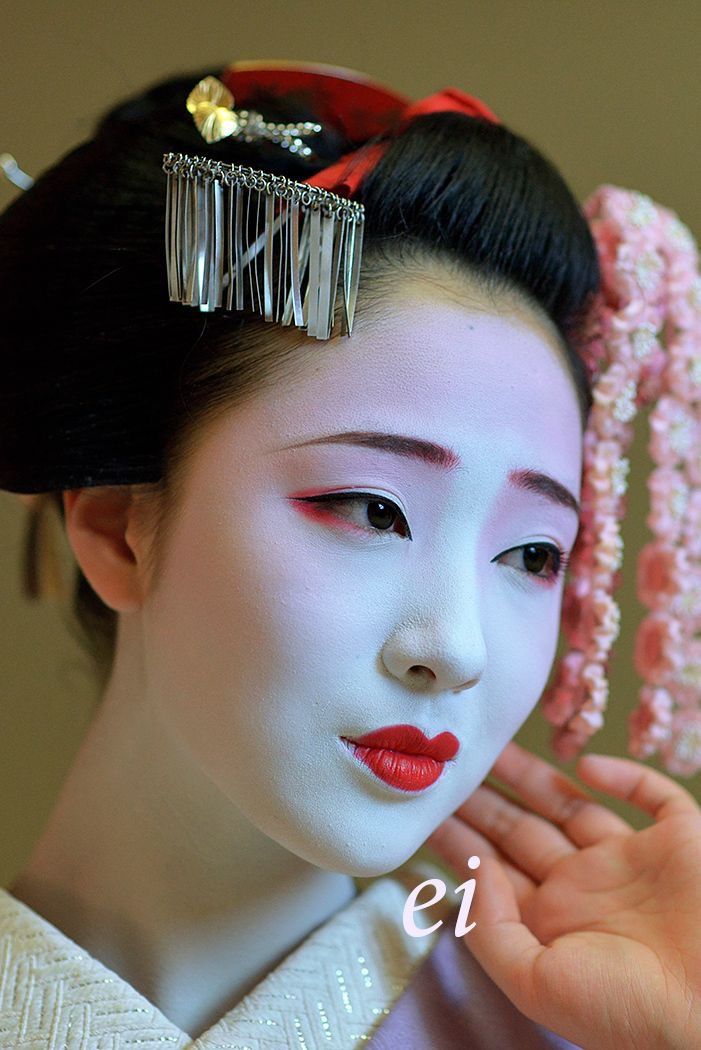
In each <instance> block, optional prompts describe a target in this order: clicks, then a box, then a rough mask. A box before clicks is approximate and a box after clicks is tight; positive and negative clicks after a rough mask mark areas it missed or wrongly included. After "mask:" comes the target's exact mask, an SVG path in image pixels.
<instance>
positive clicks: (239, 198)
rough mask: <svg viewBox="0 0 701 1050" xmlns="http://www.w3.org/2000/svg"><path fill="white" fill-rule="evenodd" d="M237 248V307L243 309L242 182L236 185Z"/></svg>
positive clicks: (235, 242) (235, 241)
mask: <svg viewBox="0 0 701 1050" xmlns="http://www.w3.org/2000/svg"><path fill="white" fill-rule="evenodd" d="M234 247H235V250H236V309H237V310H243V292H244V288H243V262H242V256H243V188H242V187H241V185H240V183H237V185H236V236H235V238H234Z"/></svg>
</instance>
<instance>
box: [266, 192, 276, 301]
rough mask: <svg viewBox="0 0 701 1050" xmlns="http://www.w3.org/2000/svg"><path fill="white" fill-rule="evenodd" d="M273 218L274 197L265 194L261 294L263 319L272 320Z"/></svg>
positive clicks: (270, 194)
mask: <svg viewBox="0 0 701 1050" xmlns="http://www.w3.org/2000/svg"><path fill="white" fill-rule="evenodd" d="M274 219H275V198H274V197H273V195H272V193H269V194H267V193H266V195H265V248H264V260H263V295H264V296H265V303H264V308H265V320H266V321H272V320H273V221H274Z"/></svg>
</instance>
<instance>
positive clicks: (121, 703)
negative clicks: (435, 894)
mask: <svg viewBox="0 0 701 1050" xmlns="http://www.w3.org/2000/svg"><path fill="white" fill-rule="evenodd" d="M120 641H121V643H123V642H124V641H125V639H121V640H120ZM132 641H134V642H136V639H132ZM137 651H138V642H136V644H135V645H131V646H128V647H127V646H126V645H124V644H118V649H117V653H118V655H117V658H116V661H115V668H114V671H113V674H112V677H111V679H110V682H109V684H108V686H107V689H106V691H105V694H104V697H103V699H102V701H101V702H100V705H99V708H98V710H97V712H96V715H95V717H94V720H93V722H92V724H91V726H90V728H89V730H88V733H87V735H86V737H85V739H84V741H83V743H82V745H81V747H80V749H79V751H78V754H77V757H76V759H75V762H74V764H73V766H72V767H71V769H70V772H69V774H68V776H67V778H66V780H65V782H64V784H63V786H62V788H61V791H60V793H59V797H58V799H57V802H56V805H55V807H54V810H53V812H52V813H51V816H50V818H49V820H48V822H47V825H46V827H45V828H44V830H43V832H42V835H41V837H40V839H39V841H38V843H37V844H36V846H35V848H34V850H33V852H32V854H31V856H30V858H29V861H28V863H27V864H26V866H25V868H24V869H23V871H22V872H21V873H20V874H19V876H18V877H17V879H16V880H15V882H14V883H13V885H12V886H11V887H10V892H11V893H13V894H14V895H15V896H16V897H18V898H19V899H20V900H22V901H24V902H25V903H26V904H28V905H29V906H30V907H31V908H33V909H34V910H35V911H37V912H38V913H39V914H40V915H42V916H43V917H44V918H46V919H48V921H49V922H51V923H53V925H55V926H56V927H58V929H60V930H61V931H62V932H63V933H64V934H66V935H67V936H68V937H70V938H71V939H72V940H74V941H75V942H76V943H77V944H79V945H80V946H81V947H82V948H84V949H85V950H86V951H88V952H89V953H90V954H91V955H93V956H94V957H95V958H97V959H99V960H100V961H101V962H102V963H104V964H105V965H106V966H108V967H109V968H110V969H112V970H114V971H115V972H116V973H117V974H119V975H120V976H121V977H122V978H124V979H125V980H126V981H128V982H129V983H130V984H131V985H132V986H133V987H134V988H135V989H136V990H137V991H139V992H141V994H142V995H144V996H146V998H147V999H149V1000H150V1001H151V1002H152V1003H154V1004H155V1005H156V1006H157V1007H158V1008H159V1009H160V1010H161V1012H162V1013H163V1014H164V1015H165V1016H166V1017H167V1018H168V1019H169V1020H171V1021H172V1022H173V1023H175V1024H176V1025H178V1027H180V1028H181V1029H182V1030H183V1031H185V1032H186V1033H188V1034H189V1035H190V1036H191V1037H193V1038H196V1037H197V1036H198V1035H200V1034H201V1033H202V1032H203V1031H205V1030H206V1029H207V1028H209V1027H210V1026H211V1025H212V1024H214V1023H215V1022H216V1021H217V1020H218V1019H219V1018H220V1017H221V1016H223V1014H225V1013H226V1012H227V1011H228V1010H229V1009H231V1008H232V1007H233V1006H234V1005H235V1004H236V1003H237V1002H239V1001H240V1000H241V999H242V998H243V996H244V995H245V994H246V993H247V992H248V991H250V989H251V988H252V987H253V986H254V985H255V984H256V983H257V982H258V981H259V980H260V979H261V978H262V977H263V976H265V974H267V973H268V972H269V971H270V970H271V969H272V968H273V967H274V966H275V965H276V964H277V963H278V962H280V960H281V959H282V958H283V957H284V956H285V955H287V954H288V953H289V952H290V951H291V950H292V949H293V948H295V947H296V946H297V945H298V944H299V943H300V942H301V941H302V940H304V938H305V937H306V936H307V935H308V934H309V933H310V932H311V931H312V930H313V929H314V928H316V927H317V926H319V925H320V924H321V923H323V922H324V921H325V920H326V919H327V918H329V917H330V916H331V915H333V914H334V913H335V912H336V911H338V909H339V908H341V907H343V906H344V905H345V904H347V903H348V902H349V901H350V900H351V898H352V897H353V896H354V895H355V892H356V891H355V884H354V882H353V880H352V878H351V877H350V876H347V875H342V874H337V873H334V872H327V871H324V870H322V869H321V868H318V867H316V866H315V865H313V864H309V863H308V862H306V861H304V860H302V859H300V858H299V857H297V856H296V855H294V854H293V853H290V852H289V851H288V850H286V849H285V848H284V847H282V846H280V845H278V843H276V842H275V841H273V840H272V839H271V838H269V837H268V836H267V835H264V834H263V833H262V832H260V831H259V830H258V829H257V828H256V827H254V826H253V825H252V824H251V823H250V822H249V821H248V820H247V819H246V818H245V817H244V816H243V814H242V813H240V811H239V810H238V809H237V807H236V806H235V805H234V804H233V803H232V802H231V801H230V800H229V799H227V798H226V797H224V796H223V795H222V793H221V792H220V791H219V789H218V788H217V787H216V786H215V785H214V784H213V783H212V782H211V781H210V780H209V779H208V778H206V777H205V776H204V775H203V774H202V772H201V770H199V769H198V768H196V767H195V766H193V764H192V761H191V760H190V758H189V756H188V755H187V753H186V751H185V750H184V748H183V747H182V745H181V743H180V742H179V741H177V740H175V739H174V738H173V736H172V734H171V733H170V731H169V729H168V726H167V725H164V724H163V722H162V721H160V720H159V715H158V711H156V710H154V707H153V705H150V704H147V703H145V702H143V700H142V699H141V698H142V696H143V695H144V694H143V692H142V686H141V682H142V677H141V675H140V673H139V671H140V668H139V666H138V660H133V659H132V660H131V661H130V660H129V659H127V658H126V656H125V653H126V652H132V653H133V652H137ZM232 761H236V757H235V756H232Z"/></svg>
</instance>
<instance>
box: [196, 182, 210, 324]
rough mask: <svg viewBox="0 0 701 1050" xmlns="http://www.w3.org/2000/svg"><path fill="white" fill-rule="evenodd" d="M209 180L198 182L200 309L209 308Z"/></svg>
mask: <svg viewBox="0 0 701 1050" xmlns="http://www.w3.org/2000/svg"><path fill="white" fill-rule="evenodd" d="M210 193H211V180H209V181H208V182H205V183H204V184H198V201H197V204H198V216H199V229H200V244H199V252H198V270H199V279H200V281H199V283H200V287H199V302H200V309H201V310H211V309H212V308H211V306H210V304H209V298H210V294H209V288H210V285H209V271H210V268H211V265H212V240H213V237H212V202H211V199H210Z"/></svg>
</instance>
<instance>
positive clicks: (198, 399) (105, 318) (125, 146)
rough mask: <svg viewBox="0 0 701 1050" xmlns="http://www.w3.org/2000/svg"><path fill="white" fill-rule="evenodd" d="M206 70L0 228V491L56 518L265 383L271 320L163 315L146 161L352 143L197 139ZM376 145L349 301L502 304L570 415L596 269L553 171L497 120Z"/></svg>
mask: <svg viewBox="0 0 701 1050" xmlns="http://www.w3.org/2000/svg"><path fill="white" fill-rule="evenodd" d="M210 74H213V71H212V70H211V69H208V70H206V71H205V72H195V73H192V74H190V75H182V76H178V77H174V78H169V79H167V80H164V81H161V82H159V83H157V84H155V85H154V86H152V87H151V88H150V89H148V90H146V91H145V92H143V93H141V94H139V95H137V96H136V97H133V98H130V99H127V100H125V101H123V102H121V103H120V104H119V105H117V106H115V107H113V108H111V109H110V110H109V111H108V112H107V113H106V114H104V115H103V116H102V118H101V119H100V120H99V121H98V123H97V127H96V130H95V133H94V135H93V136H92V138H91V139H90V140H89V141H87V142H85V143H83V144H82V145H80V146H78V147H77V148H76V149H74V150H72V151H71V152H69V153H68V154H67V155H66V156H65V157H63V158H62V159H60V160H59V161H58V162H57V163H56V164H55V165H53V166H52V167H51V168H50V169H49V170H48V171H46V172H45V173H44V174H42V175H41V176H40V177H39V178H38V179H37V180H36V182H35V184H34V185H33V186H32V187H31V189H30V190H28V191H27V192H25V193H22V194H21V195H19V196H18V197H17V198H16V199H15V200H14V201H13V202H12V203H11V205H10V206H9V207H8V208H7V209H6V210H5V211H4V213H3V214H2V215H0V316H1V318H2V331H3V338H2V351H1V352H2V354H3V358H4V360H3V373H4V377H5V378H4V382H3V384H2V389H1V390H0V488H4V489H7V490H9V491H14V492H25V493H30V492H46V491H50V492H53V493H54V495H55V497H56V505H57V507H58V508H59V509H60V510H61V512H62V504H61V497H60V493H61V491H62V490H64V489H68V488H77V487H86V486H95V485H104V484H126V483H131V484H135V485H138V484H139V483H154V484H156V485H158V484H160V483H161V482H162V481H163V479H164V477H165V476H166V475H167V474H168V472H169V469H170V466H171V465H172V464H173V463H174V461H175V460H176V459H177V456H178V455H179V454H180V453H181V452H182V449H183V447H184V446H185V439H186V436H187V435H189V434H190V433H191V432H192V431H193V430H196V428H197V424H198V421H199V420H201V419H202V418H203V417H206V416H207V415H208V414H209V413H211V412H212V411H213V410H214V409H216V408H221V407H222V406H226V405H227V404H230V403H232V402H233V401H235V400H236V399H238V398H240V397H243V396H245V394H246V392H247V391H248V390H250V389H252V388H254V387H255V386H256V384H258V383H260V382H262V381H265V379H266V378H269V377H270V375H271V374H273V373H274V369H275V367H277V366H276V364H275V363H274V360H273V356H272V355H271V354H270V353H266V346H268V345H269V344H270V343H271V341H272V339H273V336H272V335H271V328H272V327H273V326H271V325H269V324H267V325H266V324H265V322H263V321H262V319H260V318H258V317H256V316H254V315H251V314H248V313H244V314H239V313H233V314H227V313H225V312H222V311H217V312H216V313H214V314H202V313H200V312H199V311H197V310H194V309H192V308H190V307H185V306H182V305H181V304H178V303H171V302H169V300H168V295H167V284H166V275H165V253H164V248H163V222H164V214H165V175H164V173H163V171H162V157H163V154H164V153H167V152H176V153H177V152H183V153H189V154H197V155H198V156H207V157H212V158H213V159H217V160H223V161H226V162H233V163H238V164H246V165H250V166H251V167H259V168H264V169H265V170H267V171H270V172H274V173H276V174H281V175H287V176H289V177H291V178H295V179H305V178H308V177H309V176H310V175H311V174H312V173H313V172H315V171H317V170H319V169H320V168H323V167H325V166H327V165H328V164H330V163H332V162H333V161H334V160H336V159H337V158H338V157H340V156H341V155H342V154H343V153H346V152H348V151H349V150H351V149H354V148H357V147H358V146H361V145H363V143H361V142H356V141H353V140H351V139H350V138H349V137H348V135H347V133H346V131H345V122H344V119H343V113H341V112H339V113H338V118H337V119H331V118H330V116H329V115H328V114H327V115H326V119H325V120H324V121H323V122H322V123H323V132H322V134H321V135H319V136H315V138H314V150H315V152H316V158H317V159H315V160H314V161H313V162H310V161H309V160H307V159H304V158H302V157H299V156H297V155H294V154H291V153H289V152H288V151H286V150H284V149H282V148H281V147H280V146H277V145H275V144H273V143H270V142H255V143H244V142H241V141H239V140H236V139H233V138H228V139H224V140H222V141H221V142H219V143H215V144H212V145H208V144H207V143H206V142H205V141H204V139H203V138H202V137H201V135H200V133H199V132H198V130H197V128H196V127H195V125H194V122H193V119H192V117H191V115H190V114H189V113H188V112H187V110H186V108H185V104H184V103H185V99H186V97H187V95H188V94H189V92H190V91H191V89H192V88H193V87H194V85H195V84H196V83H197V82H198V81H199V80H200V79H202V78H203V77H204V76H206V75H210ZM213 75H217V74H216V73H214V74H213ZM245 102H246V106H247V108H256V109H259V110H260V111H261V112H263V113H264V114H265V115H266V118H267V119H272V120H276V121H285V122H293V121H294V122H297V121H302V120H314V119H316V114H315V111H314V99H313V97H310V96H309V95H308V94H304V95H303V94H295V95H288V96H285V97H275V96H272V95H270V94H269V93H268V92H263V91H258V92H257V93H256V92H254V93H252V94H251V96H250V97H249V98H247V99H246V100H245ZM238 104H240V103H238ZM383 140H386V142H387V146H386V149H385V152H384V154H383V156H382V157H381V159H380V160H379V162H378V163H377V165H376V166H375V167H374V169H373V170H372V171H371V172H370V174H369V175H368V176H367V177H366V178H365V180H364V182H363V183H362V184H361V186H360V189H359V191H358V193H357V194H356V199H357V200H359V201H361V202H362V203H363V204H364V206H365V216H366V217H365V236H364V250H363V272H362V275H361V291H360V292H359V304H360V303H361V301H362V288H363V283H364V282H365V284H366V285H369V286H372V284H373V282H375V284H377V282H381V281H382V279H383V276H382V275H383V273H385V274H386V273H392V272H394V273H396V272H398V271H401V268H402V267H403V265H404V264H405V263H406V262H407V261H411V260H416V261H418V262H419V263H420V262H421V261H422V260H432V259H435V260H437V261H439V262H443V263H444V264H446V265H447V266H449V267H451V268H453V269H454V270H456V272H459V273H464V274H465V275H466V276H469V277H471V278H472V279H474V280H475V281H477V282H478V283H479V284H481V285H482V286H483V287H485V288H486V289H491V290H495V291H500V290H503V291H507V292H516V293H518V294H519V296H521V297H522V298H523V299H524V300H526V301H527V302H529V303H530V304H532V305H533V306H534V307H535V308H536V309H538V310H540V311H542V312H543V313H544V314H545V315H546V316H547V317H548V318H549V319H550V321H551V322H552V323H553V324H554V326H555V328H556V329H557V332H558V333H559V335H560V337H561V342H562V350H563V354H564V356H565V359H566V361H567V364H568V366H569V369H570V372H571V375H572V378H573V381H574V384H575V387H576V390H577V394H578V397H579V402H580V407H581V412H582V420H583V422H584V421H585V419H586V415H587V414H588V412H589V409H590V407H591V390H590V387H589V384H588V381H587V376H586V371H585V368H584V365H583V362H582V360H581V358H580V357H579V355H578V354H577V353H576V351H575V349H574V341H573V336H574V334H575V333H576V330H577V327H578V325H579V324H580V323H581V320H582V319H583V317H584V315H585V312H586V310H587V308H588V306H589V303H590V300H591V297H592V295H593V294H594V293H595V292H596V291H597V290H598V287H599V282H600V274H599V267H598V260H597V253H596V247H595V244H594V241H593V238H592V235H591V232H590V229H589V226H588V223H587V221H586V219H585V217H584V215H583V213H582V211H581V208H580V206H579V205H578V203H577V201H576V199H575V198H574V196H573V194H572V192H571V191H570V189H569V188H568V186H567V185H566V183H565V181H564V180H563V178H562V176H561V175H560V173H559V172H558V171H557V169H556V168H555V167H554V166H553V164H552V163H551V162H550V161H549V160H548V159H546V158H545V157H544V156H543V154H542V153H541V152H539V151H538V150H537V149H536V148H535V147H533V146H532V145H531V144H530V143H529V142H527V141H526V140H525V139H524V138H523V137H522V136H520V135H518V134H516V133H514V132H512V131H511V130H509V128H508V127H506V126H505V125H503V124H494V123H492V122H490V121H488V120H486V119H484V118H481V117H470V116H466V115H464V114H462V113H458V112H444V113H432V114H426V115H423V116H420V117H417V118H416V119H414V120H413V121H412V122H411V123H409V124H408V126H407V127H406V128H405V129H403V130H402V131H401V133H400V134H396V132H395V130H393V129H389V130H388V131H387V132H386V133H383V134H381V135H379V136H375V138H374V139H373V140H371V141H373V142H375V141H383ZM359 309H360V305H359ZM351 340H352V337H351ZM308 341H309V342H311V340H308ZM317 346H323V343H321V344H317ZM275 361H278V362H280V361H281V362H282V363H283V364H284V362H285V355H284V354H283V355H279V354H278V355H276V357H275ZM77 573H78V576H77V580H76V611H77V614H78V619H79V621H80V622H81V623H82V624H83V626H84V627H85V628H86V629H87V630H88V631H89V637H90V638H91V640H92V642H93V643H95V644H96V631H102V632H103V634H104V635H105V636H106V637H108V639H111V640H112V641H113V639H114V627H115V620H116V617H115V614H114V613H113V611H112V610H111V609H107V607H106V606H104V605H103V603H102V602H101V601H100V599H99V598H98V597H97V595H95V593H94V592H93V591H92V588H91V587H90V586H89V584H88V583H87V581H86V580H85V578H84V577H83V575H82V573H81V572H80V569H77ZM108 648H109V646H108Z"/></svg>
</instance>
